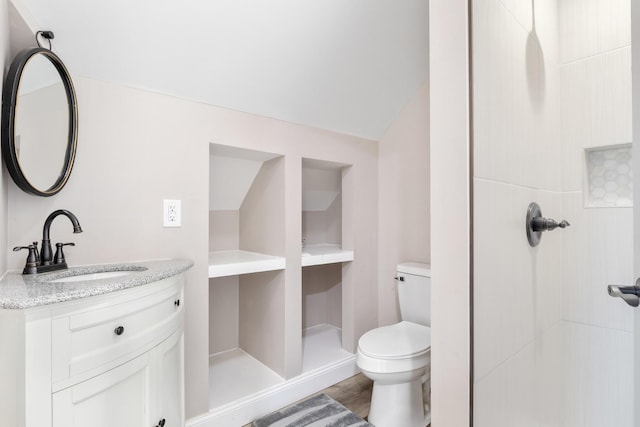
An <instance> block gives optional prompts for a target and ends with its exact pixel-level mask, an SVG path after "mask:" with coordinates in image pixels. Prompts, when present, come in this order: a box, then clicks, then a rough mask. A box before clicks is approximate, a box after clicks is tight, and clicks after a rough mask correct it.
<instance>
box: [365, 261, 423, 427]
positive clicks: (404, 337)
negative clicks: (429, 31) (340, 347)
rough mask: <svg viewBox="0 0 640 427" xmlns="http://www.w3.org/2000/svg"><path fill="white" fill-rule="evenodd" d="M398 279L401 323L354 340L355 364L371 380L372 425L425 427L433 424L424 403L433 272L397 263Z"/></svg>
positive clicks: (418, 266)
mask: <svg viewBox="0 0 640 427" xmlns="http://www.w3.org/2000/svg"><path fill="white" fill-rule="evenodd" d="M397 279H398V298H399V301H400V316H401V318H402V321H401V322H400V323H396V324H395V325H390V326H383V327H381V328H376V329H373V330H371V331H369V332H367V333H365V334H364V335H363V336H362V337H361V338H360V340H359V341H358V352H357V356H356V363H357V364H358V367H359V368H360V370H361V371H362V373H363V374H364V375H366V376H367V377H368V378H370V379H372V380H373V394H372V396H371V408H370V409H369V422H370V423H371V424H373V425H374V426H375V427H425V426H426V425H427V424H429V423H430V421H431V413H430V411H429V410H428V408H425V405H424V403H423V384H424V383H425V382H426V381H428V379H429V372H428V368H429V366H430V361H431V328H430V326H431V267H430V266H429V265H428V264H421V263H416V262H407V263H403V264H399V265H398V274H397ZM426 388H427V389H428V387H426Z"/></svg>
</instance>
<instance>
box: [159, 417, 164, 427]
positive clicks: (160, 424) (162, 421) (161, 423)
mask: <svg viewBox="0 0 640 427" xmlns="http://www.w3.org/2000/svg"><path fill="white" fill-rule="evenodd" d="M164 423H165V419H164V418H163V419H161V420H160V421H158V427H164Z"/></svg>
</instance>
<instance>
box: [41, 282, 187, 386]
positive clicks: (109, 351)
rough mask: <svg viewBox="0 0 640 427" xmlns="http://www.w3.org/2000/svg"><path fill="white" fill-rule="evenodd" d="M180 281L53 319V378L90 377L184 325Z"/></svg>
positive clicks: (58, 380) (146, 349) (55, 380)
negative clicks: (134, 296) (110, 303)
mask: <svg viewBox="0 0 640 427" xmlns="http://www.w3.org/2000/svg"><path fill="white" fill-rule="evenodd" d="M182 292H183V290H182V281H180V282H178V283H175V284H174V285H172V286H164V287H162V289H159V290H157V291H155V292H153V293H150V294H148V295H144V296H143V297H140V295H137V297H136V298H132V299H131V300H129V301H121V302H120V303H118V304H113V305H109V306H103V307H100V308H97V309H93V310H85V311H82V310H79V311H77V312H74V313H73V314H70V315H69V316H63V317H59V318H56V319H54V320H53V323H52V343H51V344H52V350H53V351H52V353H53V361H52V380H53V383H54V389H56V388H61V387H64V384H59V387H56V385H55V383H56V382H60V381H63V380H65V379H68V378H74V377H76V376H84V377H87V376H92V375H97V374H99V373H100V372H101V371H102V370H105V369H111V368H112V367H114V366H117V365H118V364H120V363H122V362H124V361H126V360H130V359H131V358H132V357H135V356H136V355H137V354H142V353H143V352H145V351H148V350H149V349H150V348H152V347H153V346H155V345H157V344H158V343H159V342H161V341H162V340H163V339H165V338H166V337H168V336H169V335H171V334H172V333H173V332H174V331H175V330H177V329H178V328H180V327H181V325H182V321H183V311H184V303H183V294H182Z"/></svg>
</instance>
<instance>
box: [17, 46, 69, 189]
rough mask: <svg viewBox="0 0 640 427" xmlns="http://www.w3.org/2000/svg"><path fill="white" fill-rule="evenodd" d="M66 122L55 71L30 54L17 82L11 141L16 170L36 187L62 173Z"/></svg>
mask: <svg viewBox="0 0 640 427" xmlns="http://www.w3.org/2000/svg"><path fill="white" fill-rule="evenodd" d="M68 124H69V107H68V105H67V94H66V92H65V89H64V86H63V84H62V79H61V78H60V74H59V73H58V70H56V68H55V67H54V66H53V64H52V63H51V61H49V60H48V59H47V58H46V57H45V56H43V55H34V56H32V57H31V58H29V60H28V61H27V64H26V65H25V67H24V71H23V72H22V77H21V78H20V84H19V85H18V100H17V102H16V109H15V130H14V138H15V140H14V144H15V149H16V157H17V158H18V163H19V164H20V169H21V170H22V172H23V174H24V175H25V176H26V177H27V179H28V180H29V183H30V184H31V185H32V186H34V187H35V188H37V189H39V190H42V191H45V190H48V189H49V188H50V187H51V185H52V184H53V183H55V182H56V180H57V179H58V177H59V176H60V174H61V173H62V172H63V168H64V163H65V153H66V148H67V144H68V140H69V125H68Z"/></svg>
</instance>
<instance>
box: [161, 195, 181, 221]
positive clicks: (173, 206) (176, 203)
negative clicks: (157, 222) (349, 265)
mask: <svg viewBox="0 0 640 427" xmlns="http://www.w3.org/2000/svg"><path fill="white" fill-rule="evenodd" d="M181 205H182V203H181V202H180V200H168V199H165V200H163V203H162V217H163V220H162V223H163V225H164V226H165V227H181V226H182V212H181V210H182V209H181V208H182V207H181Z"/></svg>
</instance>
